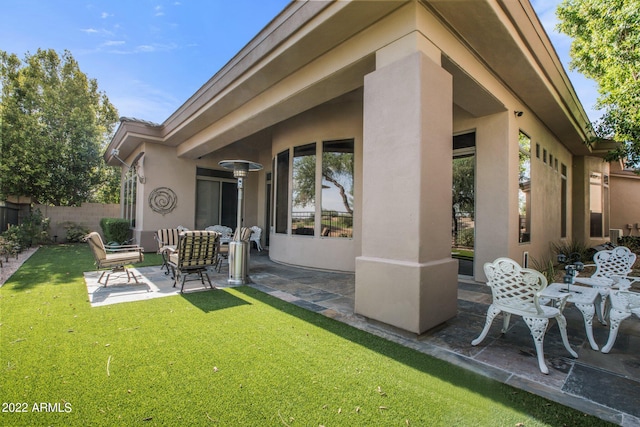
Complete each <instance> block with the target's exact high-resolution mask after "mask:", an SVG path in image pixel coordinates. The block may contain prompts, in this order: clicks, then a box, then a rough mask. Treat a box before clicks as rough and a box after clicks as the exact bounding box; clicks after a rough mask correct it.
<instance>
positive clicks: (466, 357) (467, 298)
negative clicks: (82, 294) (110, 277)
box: [85, 251, 640, 426]
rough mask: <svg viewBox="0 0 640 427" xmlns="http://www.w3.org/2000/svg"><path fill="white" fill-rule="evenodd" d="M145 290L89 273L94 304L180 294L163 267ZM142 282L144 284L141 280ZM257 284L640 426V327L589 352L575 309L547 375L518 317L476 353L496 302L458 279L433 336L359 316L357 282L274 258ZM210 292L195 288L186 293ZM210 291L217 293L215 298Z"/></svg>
mask: <svg viewBox="0 0 640 427" xmlns="http://www.w3.org/2000/svg"><path fill="white" fill-rule="evenodd" d="M136 274H138V275H139V280H140V279H141V280H140V281H141V283H143V284H141V285H132V286H125V285H118V286H110V287H107V288H94V289H93V292H94V293H93V295H92V290H91V280H93V279H92V278H91V273H85V277H86V279H87V285H88V286H89V292H90V295H89V296H90V299H91V301H92V303H94V304H104V303H108V301H109V299H111V301H110V302H111V303H115V302H125V301H127V300H139V299H146V298H155V297H161V296H166V295H174V294H178V288H173V287H172V283H173V282H172V280H171V279H170V277H169V276H167V275H165V274H164V273H162V272H160V267H142V268H139V269H136ZM140 276H142V277H140ZM211 278H212V282H213V283H214V285H215V286H217V287H226V286H228V285H227V275H226V270H225V269H223V270H222V272H221V273H219V274H215V273H212V276H211ZM250 279H251V283H250V284H249V286H251V287H254V288H256V289H258V290H260V291H262V292H265V293H267V294H269V295H271V296H274V297H276V298H279V299H281V300H285V301H288V302H290V303H292V304H295V305H298V306H300V307H303V308H305V309H308V310H311V311H314V312H317V313H320V314H322V315H324V316H327V317H330V318H333V319H336V320H338V321H340V322H344V323H347V324H349V325H351V326H353V327H356V328H358V329H361V330H365V331H368V332H370V333H372V334H375V335H378V336H381V337H384V338H386V339H388V340H390V341H393V342H396V343H399V344H402V345H404V346H407V347H410V348H413V349H416V350H418V351H421V352H423V353H425V354H428V355H431V356H433V357H436V358H439V359H442V360H446V361H448V362H450V363H452V364H455V365H458V366H461V367H464V368H466V369H469V370H471V371H474V372H477V373H480V374H482V375H485V376H488V377H490V378H493V379H495V380H497V381H500V382H503V383H505V384H508V385H511V386H512V387H514V388H516V389H520V390H524V391H527V392H530V393H534V394H537V395H540V396H543V397H546V398H547V399H549V400H552V401H555V402H559V403H562V404H564V405H566V406H569V407H572V408H575V409H578V410H580V411H582V412H585V413H588V414H592V415H595V416H598V417H600V418H602V419H604V420H608V421H611V422H613V423H616V424H618V425H623V426H637V425H640V407H638V405H637V396H638V395H639V393H640V363H639V360H638V354H640V322H638V321H637V319H629V320H627V321H625V322H623V323H622V325H621V328H620V334H619V336H618V339H617V341H616V344H615V346H614V348H613V349H612V350H611V352H610V353H609V354H602V353H600V352H598V351H594V350H592V349H591V348H590V346H589V342H588V341H587V338H586V335H585V330H584V324H583V320H582V315H581V314H580V312H579V311H578V309H577V308H575V307H573V306H572V305H569V306H568V307H567V308H566V309H565V311H564V314H565V316H566V318H567V323H568V324H567V329H568V333H569V342H570V343H571V345H572V347H573V348H574V349H575V350H576V351H577V353H578V355H579V358H578V359H573V358H571V357H570V356H569V355H568V354H567V352H566V350H565V349H564V347H563V345H562V341H561V338H560V334H559V332H558V329H557V327H555V325H550V327H549V330H548V332H547V335H546V337H545V357H546V360H547V364H548V366H549V368H550V373H549V375H544V374H542V373H540V371H539V369H538V366H537V363H536V354H535V349H534V346H533V342H532V339H531V335H530V334H529V330H528V328H527V327H526V325H525V324H524V322H523V321H522V320H521V319H520V318H513V319H512V322H511V327H510V329H509V331H508V332H507V334H506V335H505V336H504V337H501V336H500V328H501V322H500V321H496V322H494V326H493V327H492V329H491V332H490V333H489V336H488V337H487V339H485V340H484V341H483V342H482V343H481V344H480V345H478V346H475V347H474V346H472V345H471V341H472V340H473V339H474V338H476V337H477V336H478V334H479V333H480V331H481V329H482V327H483V325H484V322H485V314H486V310H487V306H488V305H489V304H490V303H491V295H490V291H489V289H488V288H487V287H486V286H485V285H483V284H479V283H477V282H473V281H471V280H469V281H465V280H459V283H458V310H457V316H456V317H454V318H453V319H451V320H449V321H447V322H445V323H443V324H442V325H440V326H438V327H436V328H433V329H431V330H429V331H427V332H426V333H424V334H422V335H419V336H416V335H415V334H412V333H408V332H406V331H402V330H400V329H397V328H394V327H390V326H388V325H385V324H382V323H380V322H376V321H373V320H370V319H367V318H365V317H363V316H360V315H357V314H355V313H354V296H355V275H354V274H351V273H335V272H328V271H320V270H312V269H304V268H298V267H292V266H287V265H282V264H278V263H275V262H273V261H272V260H270V258H269V256H268V253H267V251H263V252H256V251H253V252H252V253H251V268H250ZM204 290H208V287H206V288H205V287H204V286H201V284H200V283H199V282H192V283H191V284H190V285H188V286H187V287H186V288H185V293H188V292H198V291H204ZM211 292H216V291H215V290H214V291H211ZM593 328H594V336H595V340H596V342H597V343H598V344H599V345H600V346H602V345H603V344H604V343H605V342H606V340H607V337H608V333H609V331H608V327H605V326H603V325H601V324H600V323H598V322H597V321H594V324H593Z"/></svg>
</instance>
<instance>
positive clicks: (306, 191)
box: [291, 143, 316, 236]
mask: <svg viewBox="0 0 640 427" xmlns="http://www.w3.org/2000/svg"><path fill="white" fill-rule="evenodd" d="M292 181H293V189H292V193H291V233H292V234H302V235H305V236H313V235H314V229H315V217H316V144H315V143H312V144H307V145H302V146H299V147H295V148H294V149H293V180H292Z"/></svg>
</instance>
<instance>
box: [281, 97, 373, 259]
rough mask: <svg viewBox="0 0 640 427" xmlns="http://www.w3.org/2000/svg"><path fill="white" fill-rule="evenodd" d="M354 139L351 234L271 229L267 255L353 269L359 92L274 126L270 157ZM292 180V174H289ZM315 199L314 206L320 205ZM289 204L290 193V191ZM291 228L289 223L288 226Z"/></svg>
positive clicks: (358, 231)
mask: <svg viewBox="0 0 640 427" xmlns="http://www.w3.org/2000/svg"><path fill="white" fill-rule="evenodd" d="M351 138H353V139H354V161H355V171H354V192H355V195H354V196H355V197H354V198H355V201H354V222H353V238H350V239H347V238H335V237H321V236H320V230H316V233H315V235H314V236H299V235H292V234H290V233H287V234H281V233H275V232H272V233H271V235H270V242H271V243H270V244H271V246H270V250H269V255H270V257H271V258H272V259H273V260H275V261H279V262H283V263H287V264H295V265H301V266H306V267H313V268H321V269H330V270H340V271H354V270H355V257H356V256H357V255H358V254H359V253H360V245H361V219H360V218H361V216H362V210H361V206H362V203H361V200H362V196H361V188H362V183H361V173H362V172H361V165H362V95H361V93H359V94H353V95H350V96H347V97H346V99H345V98H341V99H338V100H336V101H334V102H329V103H327V104H325V105H322V106H320V107H316V108H314V109H312V110H310V111H307V112H304V113H302V114H299V115H298V116H296V117H293V118H291V119H289V120H286V121H284V122H282V123H280V124H278V125H277V126H275V127H274V129H273V147H272V157H275V156H276V154H277V153H279V152H281V151H283V150H286V149H288V148H293V147H295V146H298V145H305V144H309V143H311V142H315V143H316V144H320V145H321V144H322V142H323V141H331V140H339V139H351ZM290 180H291V178H290ZM291 188H292V183H291V182H290V183H289V189H291ZM320 205H321V204H320V203H319V199H318V203H317V209H319V208H320ZM289 206H291V194H289ZM289 228H290V227H289Z"/></svg>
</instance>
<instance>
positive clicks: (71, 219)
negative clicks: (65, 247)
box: [33, 203, 120, 242]
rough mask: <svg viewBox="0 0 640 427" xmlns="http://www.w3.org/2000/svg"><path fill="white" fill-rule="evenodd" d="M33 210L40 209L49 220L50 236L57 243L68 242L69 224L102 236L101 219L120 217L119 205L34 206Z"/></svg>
mask: <svg viewBox="0 0 640 427" xmlns="http://www.w3.org/2000/svg"><path fill="white" fill-rule="evenodd" d="M33 209H34V210H35V209H40V212H42V216H43V217H44V218H49V221H50V222H49V236H51V238H52V239H53V240H54V241H57V242H65V241H66V235H67V230H66V229H65V225H67V224H70V223H74V224H78V225H82V226H83V227H86V228H88V229H89V230H90V231H97V232H98V233H100V234H102V232H101V229H100V219H102V218H119V217H120V205H119V204H102V203H84V204H83V205H82V206H77V207H76V206H46V205H34V207H33Z"/></svg>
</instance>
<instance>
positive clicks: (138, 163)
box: [111, 148, 147, 184]
mask: <svg viewBox="0 0 640 427" xmlns="http://www.w3.org/2000/svg"><path fill="white" fill-rule="evenodd" d="M119 154H120V150H118V149H117V148H114V149H112V150H111V155H112V156H113V157H115V158H116V159H118V161H119V162H120V163H122V164H123V165H125V166H126V167H127V169H131V168H132V167H133V168H134V170H135V172H136V175H137V176H138V180H139V181H140V184H144V183H145V182H146V181H147V179H146V178H145V177H144V173H143V172H142V171H143V169H142V167H143V164H144V151H141V152H139V153H138V155H137V156H136V157H135V159H133V162H131V165H129V164H127V162H125V161H124V160H122V159H121V158H120V157H118V155H119ZM138 168H139V169H140V170H138Z"/></svg>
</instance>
